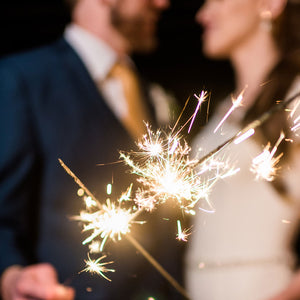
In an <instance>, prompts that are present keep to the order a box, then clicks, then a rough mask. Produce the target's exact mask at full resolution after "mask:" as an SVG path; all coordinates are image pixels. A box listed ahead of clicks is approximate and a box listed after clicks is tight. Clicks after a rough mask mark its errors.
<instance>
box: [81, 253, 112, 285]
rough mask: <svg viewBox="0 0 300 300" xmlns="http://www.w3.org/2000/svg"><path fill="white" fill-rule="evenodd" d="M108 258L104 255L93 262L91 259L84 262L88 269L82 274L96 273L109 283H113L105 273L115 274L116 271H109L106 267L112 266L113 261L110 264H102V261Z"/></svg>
mask: <svg viewBox="0 0 300 300" xmlns="http://www.w3.org/2000/svg"><path fill="white" fill-rule="evenodd" d="M104 258H106V255H103V256H101V257H99V258H98V259H96V260H92V259H91V258H90V257H88V260H85V261H84V262H85V263H86V268H85V269H83V270H82V271H81V272H90V273H95V274H98V275H101V276H102V277H103V278H105V279H106V280H108V281H111V279H109V278H108V277H107V276H106V275H104V273H106V272H115V270H114V269H108V268H106V267H105V266H106V265H109V264H112V263H113V262H112V261H109V262H102V263H101V262H100V261H101V260H102V259H104Z"/></svg>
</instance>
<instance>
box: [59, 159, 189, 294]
mask: <svg viewBox="0 0 300 300" xmlns="http://www.w3.org/2000/svg"><path fill="white" fill-rule="evenodd" d="M59 162H60V164H61V166H62V167H63V168H64V169H65V171H66V172H67V173H68V174H69V175H70V176H71V177H72V178H73V179H74V181H75V182H76V183H77V184H78V185H79V187H80V188H81V189H82V190H83V191H84V193H85V194H86V195H88V196H87V197H85V200H86V199H88V198H91V199H89V203H92V205H91V206H90V205H88V207H87V211H83V212H81V213H80V216H77V217H75V219H76V220H80V221H82V222H84V223H88V225H86V226H85V227H84V231H88V230H92V231H93V233H92V234H91V235H90V236H89V237H88V238H87V239H86V240H85V241H84V242H83V243H84V244H86V243H92V245H93V246H92V247H95V243H94V242H95V241H94V239H95V238H96V237H99V236H100V237H101V238H102V242H101V245H100V248H99V250H100V252H101V251H102V250H103V247H104V244H105V241H106V240H107V238H108V237H110V238H112V239H113V240H114V239H115V237H116V236H117V237H118V239H121V236H122V235H124V236H125V237H126V239H127V240H128V241H129V242H130V243H131V244H132V245H133V246H134V247H135V248H136V249H137V250H138V251H140V253H141V254H142V255H143V256H144V257H145V258H146V259H147V260H148V261H149V262H150V263H151V265H152V266H154V267H155V268H156V270H157V271H158V272H159V273H160V274H161V275H162V276H164V277H165V279H166V280H167V281H168V282H169V283H170V284H171V285H172V286H173V287H174V288H175V289H176V290H177V291H178V292H179V293H181V294H182V295H183V296H184V297H185V299H189V297H188V295H187V293H186V291H185V289H184V288H183V287H182V286H181V285H180V284H179V283H178V282H177V281H176V280H175V279H174V278H173V277H172V276H171V275H170V274H169V273H168V272H167V271H166V270H165V269H164V268H163V267H162V266H161V265H160V264H159V263H158V262H157V261H156V260H155V259H154V258H153V257H152V256H151V255H150V254H149V253H148V252H147V251H146V249H144V247H143V246H142V245H141V244H140V243H139V242H138V241H137V240H136V239H135V238H134V237H132V236H131V235H129V233H130V226H131V224H132V223H134V222H135V223H137V222H136V221H134V218H135V217H136V216H137V215H138V213H139V211H136V212H133V211H132V210H131V209H127V210H125V209H121V208H120V207H119V206H118V207H117V206H116V205H115V204H113V203H111V202H110V200H109V201H107V202H106V204H101V203H100V202H99V201H98V200H97V198H95V196H94V195H93V194H92V193H91V192H90V191H89V190H88V188H87V187H86V186H85V185H84V184H83V183H82V182H81V181H80V179H79V178H78V177H77V176H76V175H75V174H74V173H73V172H72V171H71V170H70V168H69V167H67V166H66V165H65V163H64V162H63V161H62V160H61V159H59ZM130 194H131V186H130V187H129V188H128V190H127V192H126V193H124V194H123V195H122V196H121V197H120V199H119V200H118V204H119V205H120V204H121V203H122V202H123V201H130ZM90 200H93V202H91V201H90ZM93 208H97V209H96V211H95V212H93V211H92V212H90V210H92V209H93ZM138 223H143V222H138ZM96 245H97V244H96ZM96 247H97V246H96ZM105 257H106V256H101V257H100V258H98V259H96V260H91V259H90V257H89V258H88V260H86V261H85V263H86V268H85V269H84V270H83V271H86V272H91V273H96V274H98V275H101V276H102V277H103V278H105V279H107V280H109V281H110V279H109V278H108V277H107V276H105V275H104V274H103V273H105V272H115V270H114V269H107V268H106V267H105V266H106V265H107V264H111V263H112V261H111V262H102V263H101V262H100V261H101V260H102V259H104V258H105Z"/></svg>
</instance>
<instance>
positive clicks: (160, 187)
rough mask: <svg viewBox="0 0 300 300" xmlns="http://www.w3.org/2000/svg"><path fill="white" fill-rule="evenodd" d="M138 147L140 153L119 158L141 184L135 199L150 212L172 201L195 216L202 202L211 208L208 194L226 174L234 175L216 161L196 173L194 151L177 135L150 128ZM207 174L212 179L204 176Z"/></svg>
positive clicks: (210, 162) (121, 154)
mask: <svg viewBox="0 0 300 300" xmlns="http://www.w3.org/2000/svg"><path fill="white" fill-rule="evenodd" d="M138 147H139V149H140V152H133V151H132V152H129V153H125V152H120V157H121V158H122V159H123V160H124V162H125V164H127V165H128V166H129V167H130V168H131V172H132V173H134V174H136V175H137V176H138V179H137V181H138V182H140V183H142V186H143V187H142V188H139V189H138V190H137V192H136V196H135V199H134V200H135V202H136V204H137V206H138V207H139V208H140V209H145V210H147V211H151V210H153V209H154V208H155V207H156V206H157V205H159V204H162V203H165V202H166V201H167V200H168V201H169V200H170V199H173V200H175V201H176V202H177V203H178V204H179V207H180V208H181V209H182V210H184V211H185V212H186V213H192V212H193V208H194V206H195V205H196V203H198V202H199V200H200V199H204V200H205V201H206V204H208V206H210V207H211V205H210V203H209V200H208V195H209V193H210V190H211V188H212V186H213V185H214V184H215V182H216V181H217V180H218V179H220V178H221V177H222V176H225V174H226V173H228V174H229V173H232V168H230V166H229V165H228V164H227V163H225V162H220V161H219V162H218V163H217V160H216V159H211V160H209V161H206V162H205V163H203V164H202V165H201V168H199V170H197V171H196V170H195V167H194V166H195V164H196V162H197V161H196V160H190V158H189V153H190V151H191V148H190V147H189V146H188V144H187V142H186V141H185V140H184V139H183V138H181V137H180V136H179V134H178V133H174V134H172V133H171V134H169V135H168V134H167V133H165V132H162V131H161V130H158V131H156V132H153V131H152V130H151V128H150V127H149V126H148V125H147V134H146V135H144V137H143V139H142V141H140V142H139V143H138ZM207 171H209V173H210V174H209V176H205V175H204V173H205V172H207ZM205 177H207V178H206V179H205ZM211 209H212V207H211Z"/></svg>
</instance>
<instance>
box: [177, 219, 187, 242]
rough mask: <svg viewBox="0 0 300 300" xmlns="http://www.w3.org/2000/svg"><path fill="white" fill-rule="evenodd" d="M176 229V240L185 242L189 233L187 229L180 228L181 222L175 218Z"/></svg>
mask: <svg viewBox="0 0 300 300" xmlns="http://www.w3.org/2000/svg"><path fill="white" fill-rule="evenodd" d="M177 229H178V233H177V240H179V241H184V242H187V237H188V236H189V235H190V233H188V231H189V229H184V230H182V229H181V223H180V221H179V220H177Z"/></svg>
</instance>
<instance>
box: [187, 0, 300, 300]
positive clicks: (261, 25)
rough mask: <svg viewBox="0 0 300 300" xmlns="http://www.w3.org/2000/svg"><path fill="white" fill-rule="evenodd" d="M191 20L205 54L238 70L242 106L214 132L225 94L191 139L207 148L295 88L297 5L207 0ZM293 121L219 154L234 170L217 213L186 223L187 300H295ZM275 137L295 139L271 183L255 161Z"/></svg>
mask: <svg viewBox="0 0 300 300" xmlns="http://www.w3.org/2000/svg"><path fill="white" fill-rule="evenodd" d="M196 19H197V21H198V22H199V23H200V24H201V25H202V26H203V29H204V32H203V51H204V54H205V55H206V56H207V57H210V58H213V59H218V58H222V59H224V58H226V59H229V60H230V62H231V64H232V66H233V69H234V72H235V87H236V89H235V91H234V92H233V97H235V98H236V97H237V96H238V94H239V93H240V92H242V91H244V97H243V105H242V106H241V107H239V108H237V109H236V110H235V111H234V112H233V114H231V115H230V117H229V118H228V119H227V120H226V122H225V123H224V124H223V125H222V126H221V128H220V129H218V130H217V131H216V133H214V130H215V129H216V128H217V125H218V124H219V122H220V120H221V119H222V117H223V116H224V115H225V114H226V112H227V111H228V110H229V108H230V107H231V105H232V102H231V100H232V99H231V97H228V98H227V99H225V100H224V102H223V103H221V105H220V106H219V108H218V109H217V110H216V111H215V114H214V115H213V116H212V118H210V120H209V123H208V124H207V126H205V128H204V129H203V130H202V131H201V132H200V133H199V135H198V136H197V137H196V139H195V141H194V144H193V145H192V148H193V149H198V148H200V147H201V148H205V150H206V151H207V152H209V151H210V150H212V149H215V148H216V147H217V146H218V145H220V144H222V143H223V142H224V141H226V140H227V139H228V138H229V137H231V136H233V135H234V134H236V133H237V132H238V131H239V130H240V129H241V128H243V127H244V126H245V125H246V124H248V123H249V122H250V121H253V120H254V119H257V118H258V117H259V116H260V115H261V114H262V113H263V112H265V111H267V110H269V109H270V108H271V107H272V106H273V105H275V104H276V102H277V101H278V100H283V99H286V98H288V97H290V96H291V95H293V94H295V93H296V92H299V91H300V79H299V77H297V76H298V74H300V68H299V65H300V64H299V59H300V55H299V52H298V49H300V35H299V32H300V31H299V28H300V27H299V26H300V1H297V0H293V1H290V0H207V1H205V3H204V5H203V7H202V8H201V9H200V10H199V11H198V13H197V16H196ZM290 121H291V120H290V119H288V117H287V113H286V112H284V111H281V112H280V113H277V114H276V115H274V116H273V117H272V118H270V119H269V120H268V121H267V122H266V123H265V124H264V125H263V126H261V127H260V128H258V129H257V130H256V133H255V135H254V136H252V137H251V138H249V139H247V140H246V141H244V142H242V143H240V144H239V145H235V144H232V145H230V146H226V147H225V149H224V150H223V151H222V152H221V153H219V154H220V155H222V156H224V155H225V156H227V157H228V156H229V157H230V158H231V159H232V161H235V162H236V163H237V167H239V168H240V171H239V173H238V174H237V175H234V176H231V177H228V178H226V179H224V180H222V181H220V182H219V183H218V184H217V185H215V186H214V188H213V190H212V192H211V195H210V201H211V203H212V205H213V206H214V208H215V213H212V214H209V213H207V212H201V211H199V212H198V213H197V214H196V217H195V219H194V220H193V223H194V226H193V231H194V233H193V235H192V237H191V241H190V244H189V249H188V252H187V256H186V263H187V264H186V265H187V268H186V286H187V289H188V292H189V293H190V296H191V298H192V299H193V300H194V299H197V300H199V299H204V300H220V299H222V300H227V299H228V300H241V299H242V300H267V299H268V300H269V299H272V300H273V299H274V300H275V299H281V300H288V299H290V300H291V299H299V298H300V280H299V279H298V278H297V273H296V275H294V272H295V271H294V264H295V256H294V253H293V251H292V242H293V239H294V236H295V232H296V230H297V228H298V221H299V220H298V215H299V212H300V210H299V205H300V188H299V185H300V184H299V180H300V179H299V178H300V154H299V152H300V151H298V146H297V144H298V143H297V142H299V139H298V141H297V136H296V134H295V133H293V132H292V131H291V130H290V129H289V128H290ZM281 131H285V134H286V140H289V139H293V140H294V142H293V143H291V142H286V141H283V142H282V143H281V144H280V147H279V149H278V151H277V152H276V155H275V156H277V155H278V154H280V153H281V152H283V153H284V155H283V157H282V158H281V160H280V170H279V171H280V172H279V173H278V175H277V177H276V180H274V181H272V182H268V181H265V180H255V174H254V173H252V172H251V171H250V168H251V163H252V159H253V158H254V157H256V156H257V155H258V154H260V153H261V152H262V150H263V148H264V146H266V145H267V143H268V142H270V143H271V145H272V146H274V145H275V143H276V141H277V140H278V138H279V136H280V132H281ZM298 145H299V144H298ZM204 154H205V153H203V152H202V153H200V156H202V155H204ZM293 276H294V279H292V277H293ZM298 277H299V276H298ZM297 281H299V284H298V282H297ZM290 282H292V283H290Z"/></svg>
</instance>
